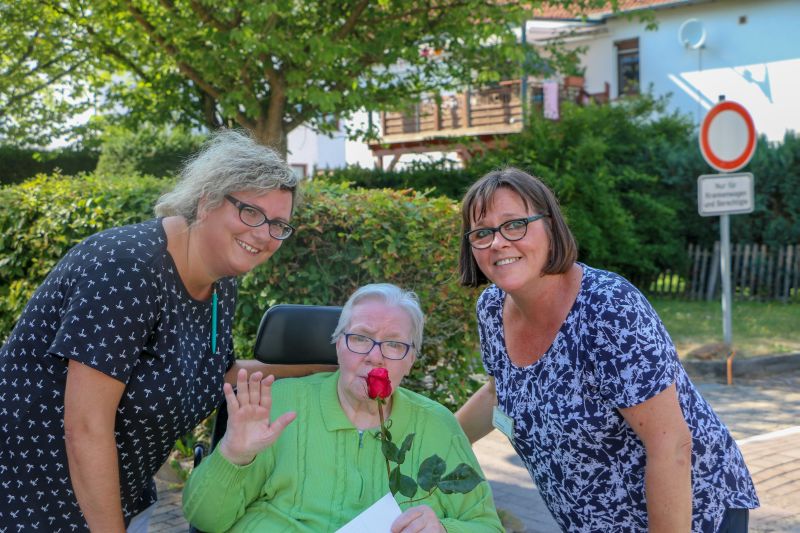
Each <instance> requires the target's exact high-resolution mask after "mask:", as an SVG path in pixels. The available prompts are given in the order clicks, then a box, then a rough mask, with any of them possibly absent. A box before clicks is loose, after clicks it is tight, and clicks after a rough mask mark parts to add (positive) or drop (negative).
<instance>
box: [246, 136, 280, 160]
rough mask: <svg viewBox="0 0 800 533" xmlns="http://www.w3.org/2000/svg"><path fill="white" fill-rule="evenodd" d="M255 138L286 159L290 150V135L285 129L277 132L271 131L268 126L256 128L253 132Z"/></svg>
mask: <svg viewBox="0 0 800 533" xmlns="http://www.w3.org/2000/svg"><path fill="white" fill-rule="evenodd" d="M252 134H253V136H254V137H255V139H256V140H257V141H258V142H259V143H261V144H263V145H264V146H269V147H270V148H272V149H273V150H275V151H276V152H278V154H280V156H281V157H282V158H283V159H284V160H285V159H286V155H287V153H288V150H289V145H288V137H287V134H286V133H285V132H284V131H283V130H279V131H276V132H273V131H269V130H268V128H256V129H255V130H254V131H253V132H252Z"/></svg>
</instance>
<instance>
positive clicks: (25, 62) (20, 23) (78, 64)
mask: <svg viewBox="0 0 800 533" xmlns="http://www.w3.org/2000/svg"><path fill="white" fill-rule="evenodd" d="M54 15H55V13H53V12H52V11H50V10H41V9H39V6H37V5H35V4H34V3H32V2H28V1H20V2H3V3H2V4H0V21H2V23H0V133H1V134H3V135H4V136H6V137H8V138H10V139H14V140H16V141H17V142H19V143H20V144H37V143H42V142H46V141H48V140H49V139H50V137H52V136H57V135H59V134H61V133H63V132H64V130H65V128H64V127H63V124H64V123H65V122H66V120H65V117H66V116H68V115H71V114H73V113H79V112H81V111H83V110H84V109H86V107H87V106H88V105H89V103H90V102H89V100H88V98H87V96H86V95H87V93H86V91H85V88H86V87H85V83H84V80H86V78H87V73H88V70H89V68H90V66H91V61H90V56H88V55H87V54H85V53H84V50H83V48H82V46H81V44H80V43H79V35H78V33H79V32H78V29H77V28H75V27H74V25H73V24H71V23H70V22H69V21H67V20H64V19H60V18H58V17H56V16H54Z"/></svg>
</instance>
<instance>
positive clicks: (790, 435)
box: [150, 372, 800, 533]
mask: <svg viewBox="0 0 800 533" xmlns="http://www.w3.org/2000/svg"><path fill="white" fill-rule="evenodd" d="M695 384H696V385H697V386H698V388H699V389H700V392H701V393H702V395H703V396H704V397H705V398H706V399H707V400H708V401H709V403H711V405H712V407H713V408H714V410H715V411H716V412H717V414H718V415H719V416H720V418H721V419H722V421H723V422H724V423H725V424H726V425H727V426H728V428H729V429H730V430H731V433H732V434H733V436H734V438H736V440H737V442H738V443H739V446H740V448H741V450H742V453H743V454H744V456H745V461H746V462H747V465H748V467H749V469H750V473H751V474H752V476H753V480H754V482H755V484H756V489H757V491H758V496H759V498H760V500H761V508H759V509H757V510H755V511H753V512H752V513H751V515H750V531H751V532H752V533H767V532H781V533H800V504H798V502H800V372H794V373H791V374H784V375H780V376H772V377H767V378H761V379H755V380H745V379H737V380H736V381H735V382H734V384H733V385H731V386H728V385H725V384H722V383H716V382H698V381H695ZM474 449H475V454H476V455H477V456H478V460H479V461H480V463H481V466H482V468H483V470H484V473H485V474H486V477H487V478H488V479H489V483H490V484H491V485H492V490H493V492H494V497H495V501H496V503H497V507H498V509H500V510H501V513H502V512H507V513H508V514H510V515H513V517H515V518H517V519H518V520H519V524H518V526H514V525H512V528H510V529H509V531H514V532H515V533H520V532H522V531H526V532H527V533H556V532H558V531H559V529H558V527H557V526H556V525H555V522H554V521H553V519H552V518H551V516H550V513H549V512H548V511H547V509H546V508H545V507H544V503H543V502H542V500H541V497H540V496H539V493H538V491H537V490H536V487H535V486H534V484H533V482H532V481H531V479H530V476H529V475H528V472H527V470H525V468H524V467H523V466H522V463H521V461H520V460H519V459H518V458H517V456H516V454H515V453H514V450H513V449H512V448H511V445H510V444H509V442H508V440H507V439H506V438H505V437H504V436H503V435H502V434H501V433H500V432H498V431H493V432H492V433H491V434H489V435H488V436H487V437H485V438H484V439H482V440H481V441H480V442H478V443H476V444H475V446H474ZM512 521H513V520H512ZM186 531H188V525H187V524H186V521H185V520H184V519H183V515H182V514H181V511H180V491H177V490H164V488H163V484H162V485H161V486H159V506H158V508H157V510H156V512H155V515H154V517H153V520H152V522H151V524H150V533H173V532H175V533H177V532H181V533H185V532H186Z"/></svg>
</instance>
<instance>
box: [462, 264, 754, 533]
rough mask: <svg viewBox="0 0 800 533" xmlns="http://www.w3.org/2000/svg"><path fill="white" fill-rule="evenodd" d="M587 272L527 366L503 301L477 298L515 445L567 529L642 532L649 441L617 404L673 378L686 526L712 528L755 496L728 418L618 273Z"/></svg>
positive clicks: (486, 353) (648, 394) (495, 296)
mask: <svg viewBox="0 0 800 533" xmlns="http://www.w3.org/2000/svg"><path fill="white" fill-rule="evenodd" d="M580 266H581V267H582V269H583V279H582V281H581V290H580V293H579V294H578V297H577V299H576V301H575V303H574V305H573V306H572V309H571V310H570V312H569V315H568V316H567V319H566V320H565V321H564V323H563V324H562V325H561V328H560V329H559V331H558V333H557V335H556V338H555V340H554V341H553V344H552V345H551V346H550V348H549V349H548V350H547V352H545V353H544V354H543V355H542V357H541V358H540V359H539V360H538V361H537V362H535V363H534V364H532V365H529V366H526V367H522V368H520V367H517V366H515V365H514V364H512V363H511V361H510V359H509V358H508V354H507V352H506V344H505V338H504V331H503V302H504V301H505V297H506V294H505V293H504V292H503V291H502V290H501V289H499V288H498V287H497V286H495V285H491V286H489V287H488V288H487V289H486V290H484V292H483V293H482V294H481V296H480V298H479V299H478V305H477V312H478V330H479V334H480V342H481V354H482V358H483V363H484V366H485V367H486V371H487V372H488V374H489V375H490V376H492V377H494V379H495V384H496V387H497V397H498V405H499V407H500V409H502V411H503V412H505V413H506V414H507V415H509V416H510V417H511V418H513V420H514V437H513V439H512V445H513V446H514V448H515V450H516V451H517V454H518V455H519V456H520V457H521V458H522V460H523V462H524V463H525V466H526V467H527V468H528V471H529V472H530V474H531V477H532V478H533V480H534V482H535V483H536V485H537V487H538V488H539V491H540V492H541V495H542V498H543V499H544V501H545V504H546V505H547V507H548V509H550V512H551V513H552V514H553V516H554V517H555V519H556V521H557V522H558V524H559V525H560V526H561V528H562V529H563V530H564V531H571V532H590V531H604V532H609V531H614V532H620V531H647V507H646V503H645V490H644V468H645V450H644V446H643V445H642V442H641V441H640V440H639V438H638V437H637V436H636V434H635V433H634V431H633V430H632V429H631V427H630V426H629V425H628V424H627V423H626V422H625V420H624V419H623V417H622V415H621V414H620V412H619V409H621V408H625V407H631V406H634V405H637V404H640V403H642V402H644V401H646V400H648V399H650V398H652V397H653V396H655V395H656V394H658V393H659V392H661V391H663V390H664V389H666V388H667V387H669V386H670V385H671V384H672V383H677V390H678V396H679V401H680V405H681V409H682V410H683V413H684V416H685V418H686V422H687V424H688V426H689V430H690V431H691V434H692V491H693V502H692V503H693V517H692V530H693V531H702V532H716V531H717V529H718V528H719V525H720V522H721V520H722V515H723V513H724V511H725V509H726V508H754V507H757V506H758V498H757V496H756V493H755V488H754V487H753V482H752V480H751V479H750V474H749V472H748V471H747V467H746V466H745V463H744V459H743V458H742V455H741V453H740V452H739V449H738V448H737V446H736V443H735V442H734V440H733V438H732V437H731V435H730V433H729V432H728V430H727V428H726V427H725V425H724V424H723V423H722V422H721V421H720V420H719V418H717V416H716V414H714V412H713V411H712V410H711V407H710V406H709V405H708V403H706V401H705V400H704V399H703V398H702V397H701V396H700V394H699V393H698V391H697V390H696V389H695V387H694V386H693V385H692V383H691V382H690V381H689V378H688V376H687V375H686V372H685V370H684V369H683V366H682V365H681V364H680V362H679V361H678V357H677V354H676V351H675V347H674V346H673V344H672V340H671V339H670V337H669V334H668V333H667V331H666V329H665V328H664V325H663V324H662V323H661V320H660V319H659V318H658V315H657V314H656V312H655V310H654V309H653V308H652V306H651V305H650V304H649V303H648V302H647V300H646V299H645V297H644V296H643V295H642V294H641V293H640V292H639V291H638V290H637V289H636V288H635V287H634V286H633V285H631V284H630V283H629V282H628V281H626V280H625V279H624V278H622V277H620V276H618V275H616V274H613V273H611V272H606V271H603V270H598V269H594V268H590V267H587V266H585V265H580Z"/></svg>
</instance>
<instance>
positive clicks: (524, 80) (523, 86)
mask: <svg viewBox="0 0 800 533" xmlns="http://www.w3.org/2000/svg"><path fill="white" fill-rule="evenodd" d="M520 44H521V45H522V69H521V70H522V75H521V76H520V78H521V79H520V86H519V92H520V94H519V98H520V100H522V120H523V121H525V120H526V119H527V118H528V72H527V68H526V62H527V61H528V19H527V18H526V19H525V21H524V22H523V23H522V34H521V36H520ZM523 124H524V122H523Z"/></svg>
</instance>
